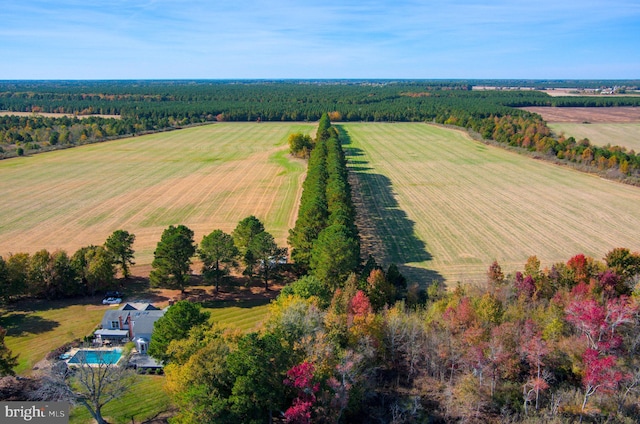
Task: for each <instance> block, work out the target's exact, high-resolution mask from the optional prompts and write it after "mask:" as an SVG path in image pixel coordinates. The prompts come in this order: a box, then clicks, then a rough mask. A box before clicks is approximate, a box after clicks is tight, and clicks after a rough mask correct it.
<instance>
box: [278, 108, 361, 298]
mask: <svg viewBox="0 0 640 424" xmlns="http://www.w3.org/2000/svg"><path fill="white" fill-rule="evenodd" d="M289 244H290V245H291V248H292V251H291V258H292V259H293V260H294V261H295V262H296V263H297V264H299V265H301V266H302V267H303V268H305V269H308V270H310V271H311V273H312V274H313V275H315V276H316V277H318V278H319V279H320V280H321V281H323V282H324V283H325V284H327V285H328V286H329V287H332V288H335V287H337V286H338V284H339V283H341V282H343V281H344V280H345V278H346V276H348V275H349V273H350V272H352V271H353V270H354V269H355V268H356V267H357V266H358V263H359V261H360V242H359V238H358V230H357V227H356V225H355V208H354V206H353V202H352V200H351V186H350V185H349V181H348V171H347V165H346V159H345V157H344V152H343V150H342V145H341V143H340V139H339V135H338V132H337V131H336V129H335V128H334V127H332V126H331V121H330V120H329V116H328V115H327V114H323V115H322V118H321V119H320V122H319V124H318V131H317V133H316V140H315V144H314V146H313V150H312V151H311V156H310V158H309V166H308V170H307V178H306V179H305V181H304V183H303V192H302V197H301V199H300V209H299V212H298V219H297V221H296V224H295V227H294V228H293V229H292V230H290V232H289Z"/></svg>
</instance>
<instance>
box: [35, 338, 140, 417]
mask: <svg viewBox="0 0 640 424" xmlns="http://www.w3.org/2000/svg"><path fill="white" fill-rule="evenodd" d="M94 352H96V355H97V359H98V360H97V361H95V363H93V362H94V361H92V363H88V361H87V355H86V354H83V353H82V351H81V352H80V354H79V355H76V358H78V362H77V363H76V364H72V365H71V366H67V364H66V363H64V362H59V363H57V364H55V365H54V366H53V367H52V368H51V370H50V372H49V373H48V374H47V375H45V376H44V377H42V380H41V384H40V385H39V388H38V389H37V390H36V391H35V392H33V394H32V399H33V400H43V401H61V400H66V401H69V402H71V403H73V404H80V405H83V406H84V407H85V408H87V410H88V411H89V413H90V414H91V416H92V417H93V418H94V419H95V420H96V422H97V423H98V424H106V421H105V420H104V418H103V417H102V408H103V407H104V406H105V405H106V404H107V403H109V402H111V401H112V400H114V399H116V398H119V397H121V396H123V395H124V394H125V393H126V392H127V391H128V390H129V388H130V387H131V386H132V384H133V383H134V381H135V378H136V374H135V372H134V371H133V370H132V369H128V368H127V366H126V364H127V363H128V362H129V361H128V355H123V357H122V358H121V359H120V361H119V362H118V363H116V364H114V363H111V361H110V360H108V359H107V358H106V357H105V356H103V355H104V354H103V353H102V352H105V351H101V350H95V351H94Z"/></svg>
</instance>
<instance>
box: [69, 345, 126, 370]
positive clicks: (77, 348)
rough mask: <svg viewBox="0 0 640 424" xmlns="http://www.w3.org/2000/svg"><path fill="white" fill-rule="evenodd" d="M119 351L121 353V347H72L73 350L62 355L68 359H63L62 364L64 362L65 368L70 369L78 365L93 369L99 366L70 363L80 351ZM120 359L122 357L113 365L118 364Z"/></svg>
mask: <svg viewBox="0 0 640 424" xmlns="http://www.w3.org/2000/svg"><path fill="white" fill-rule="evenodd" d="M116 349H118V350H120V351H122V348H121V347H74V348H73V349H71V350H70V351H69V352H67V353H65V354H64V355H68V357H67V358H66V359H64V362H66V364H67V366H71V367H78V366H80V365H88V366H90V367H95V366H98V365H100V364H88V363H86V364H79V363H76V362H70V361H71V360H72V359H73V358H74V357H75V356H76V354H77V353H78V352H80V351H81V350H102V351H111V350H116ZM121 359H122V356H120V358H118V361H117V362H116V363H115V364H118V363H119V362H120V360H121ZM115 364H108V365H115Z"/></svg>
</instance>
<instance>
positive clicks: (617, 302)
mask: <svg viewBox="0 0 640 424" xmlns="http://www.w3.org/2000/svg"><path fill="white" fill-rule="evenodd" d="M637 312H638V305H637V304H636V303H634V302H631V301H630V300H629V298H628V297H626V296H620V297H619V298H614V299H609V300H608V301H607V303H606V304H605V305H604V306H603V305H601V304H599V303H598V302H596V301H595V300H593V299H578V300H574V301H572V302H571V303H569V305H568V306H567V308H566V309H565V314H566V317H567V321H569V322H570V323H571V324H573V325H574V327H576V329H577V330H578V331H579V332H580V333H581V334H582V335H583V336H584V337H585V339H586V340H587V347H589V348H590V349H594V350H599V351H604V352H607V351H611V350H614V349H616V348H618V347H619V346H620V344H621V343H622V339H621V337H620V335H619V334H618V333H617V330H618V328H619V327H620V326H621V325H624V324H629V323H632V322H633V320H634V316H635V314H636V313H637Z"/></svg>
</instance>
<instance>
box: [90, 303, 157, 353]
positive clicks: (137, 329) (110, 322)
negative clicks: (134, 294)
mask: <svg viewBox="0 0 640 424" xmlns="http://www.w3.org/2000/svg"><path fill="white" fill-rule="evenodd" d="M165 312H166V309H162V310H161V309H158V308H156V307H155V306H153V305H152V304H150V303H126V304H125V305H124V306H121V307H120V308H119V309H117V310H109V311H106V312H105V313H104V316H103V317H102V323H101V328H100V329H99V330H97V331H96V332H95V335H96V339H97V341H98V342H99V343H110V342H117V343H121V342H126V341H133V342H135V344H136V349H137V350H138V352H139V353H146V352H147V349H148V348H149V342H150V341H151V333H153V324H154V323H155V322H156V321H157V320H158V319H160V318H161V317H162V316H163V315H164V314H165Z"/></svg>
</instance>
